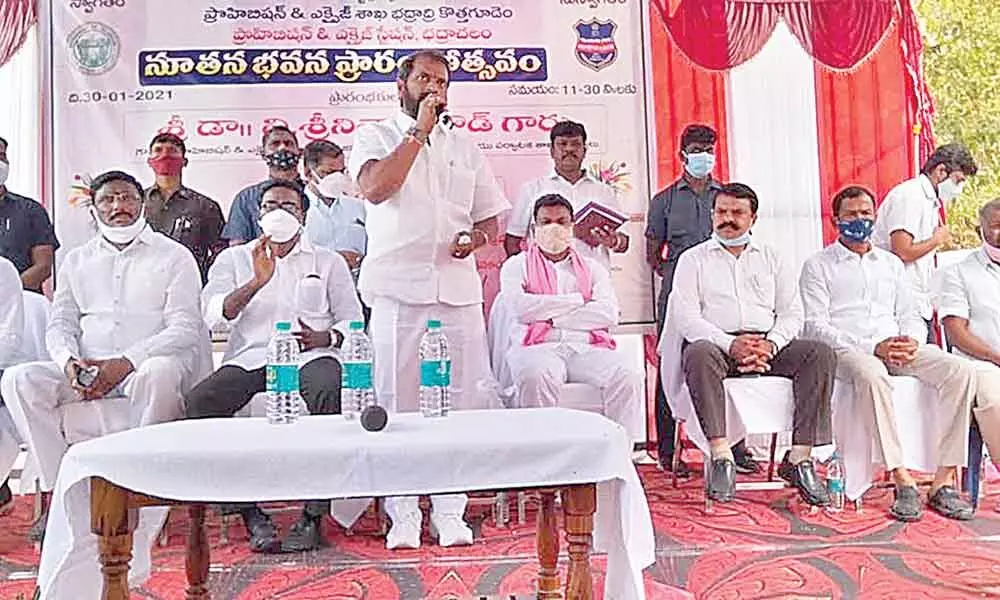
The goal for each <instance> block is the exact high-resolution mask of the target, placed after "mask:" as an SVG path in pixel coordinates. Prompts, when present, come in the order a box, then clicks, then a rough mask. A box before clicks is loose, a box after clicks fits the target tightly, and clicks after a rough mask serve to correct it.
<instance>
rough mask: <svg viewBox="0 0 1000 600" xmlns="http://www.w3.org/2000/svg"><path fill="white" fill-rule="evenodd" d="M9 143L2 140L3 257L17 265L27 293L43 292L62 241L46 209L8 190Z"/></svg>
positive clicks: (0, 229) (0, 224)
mask: <svg viewBox="0 0 1000 600" xmlns="http://www.w3.org/2000/svg"><path fill="white" fill-rule="evenodd" d="M9 172H10V163H9V161H8V159H7V140H5V139H3V138H0V256H3V257H4V258H6V259H7V260H9V261H10V262H12V263H14V266H15V267H16V268H17V272H18V273H19V274H20V276H21V285H23V286H24V289H26V290H32V291H36V292H41V291H42V284H43V283H45V280H46V279H48V278H49V277H51V276H52V263H53V261H54V257H55V253H56V249H57V248H58V247H59V242H58V241H57V240H56V233H55V231H54V230H53V229H52V222H51V221H50V220H49V215H48V213H47V212H45V208H44V207H42V205H41V204H39V203H37V202H35V201H34V200H32V199H30V198H25V197H24V196H19V195H17V194H15V193H13V192H11V191H10V190H8V189H7V187H6V185H5V184H6V183H7V175H8V174H9Z"/></svg>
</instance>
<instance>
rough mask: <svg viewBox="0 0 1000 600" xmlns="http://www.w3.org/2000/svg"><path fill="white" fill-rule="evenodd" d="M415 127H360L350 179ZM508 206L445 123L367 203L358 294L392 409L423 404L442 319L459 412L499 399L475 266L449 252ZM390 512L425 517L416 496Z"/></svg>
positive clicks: (447, 507)
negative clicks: (433, 328)
mask: <svg viewBox="0 0 1000 600" xmlns="http://www.w3.org/2000/svg"><path fill="white" fill-rule="evenodd" d="M414 123H415V121H414V120H413V119H412V118H411V117H409V116H407V115H405V114H403V113H402V112H400V113H397V114H396V116H395V117H393V118H390V119H386V120H384V121H381V122H379V123H375V124H371V125H366V126H364V127H362V128H360V129H358V132H357V134H356V135H355V138H354V147H353V148H352V150H351V155H350V157H349V160H348V165H347V168H348V171H350V174H351V177H352V178H354V179H355V180H357V178H358V176H359V174H360V173H361V169H362V167H364V166H365V165H366V164H367V163H368V162H369V161H373V160H382V159H384V158H385V157H387V156H389V154H391V153H392V152H393V151H394V150H395V149H396V147H397V146H399V144H401V143H402V142H403V139H404V137H405V135H406V131H408V130H409V128H410V127H411V126H412V125H413V124H414ZM508 208H509V205H508V204H507V201H506V199H504V197H503V192H502V190H501V188H500V186H499V185H498V184H497V181H496V178H495V177H494V176H493V171H492V170H491V169H490V166H489V163H487V162H486V158H485V157H484V156H483V154H482V152H481V151H480V150H479V147H478V146H477V145H476V143H475V142H473V141H472V140H471V139H470V138H468V137H466V136H465V135H464V134H463V133H461V132H457V131H454V130H452V129H450V128H447V127H445V126H443V125H438V126H436V127H435V128H434V130H433V131H432V132H431V135H430V138H429V143H428V144H425V145H424V147H423V148H421V149H420V153H419V154H418V155H417V158H416V159H415V160H414V162H413V165H412V167H411V168H410V172H409V174H408V175H407V177H406V181H405V182H404V183H403V186H402V187H401V188H400V190H399V191H398V192H396V194H395V195H394V196H392V197H391V198H389V199H387V200H386V201H384V202H381V203H379V204H371V203H369V204H368V206H367V212H368V217H367V219H368V220H367V221H366V222H365V228H366V230H367V232H368V254H367V256H366V257H365V261H364V263H362V265H361V277H360V279H359V281H358V288H359V290H360V291H361V297H362V298H363V299H364V301H365V304H367V305H368V306H370V307H371V308H372V316H371V323H370V327H369V332H370V333H371V338H372V345H373V346H374V350H375V357H376V358H375V373H374V376H375V382H374V383H375V393H376V395H377V396H378V398H379V402H380V403H382V404H383V406H385V407H386V408H387V409H389V410H392V411H401V412H405V411H412V410H416V409H417V408H418V406H419V402H418V389H419V380H420V363H419V360H418V357H417V350H418V348H419V346H420V338H421V336H422V335H423V332H424V328H425V326H426V323H427V320H428V319H438V320H440V321H441V323H442V331H443V333H444V335H445V337H446V338H447V339H448V345H449V349H450V350H451V362H452V380H451V381H452V390H451V399H452V407H453V408H456V409H471V408H485V407H487V406H489V405H490V404H492V403H493V402H494V400H492V399H491V398H495V397H496V395H495V393H493V392H492V391H491V390H492V386H491V385H490V382H492V381H493V375H492V373H491V371H490V365H489V355H488V351H487V344H486V323H485V320H484V316H483V308H482V304H483V287H482V283H481V282H480V280H479V273H478V272H477V271H476V259H475V256H467V257H465V258H463V259H457V258H454V257H453V256H451V253H450V252H449V246H450V245H451V242H452V240H453V239H454V238H455V235H456V234H457V233H458V232H460V231H471V230H472V228H473V226H474V225H475V224H476V223H478V222H480V221H484V220H486V219H489V218H491V217H495V216H497V215H499V214H500V213H502V212H503V211H505V210H507V209H508ZM465 501H466V499H465V496H464V495H461V494H452V495H446V496H438V497H436V498H435V499H434V510H435V512H441V513H445V514H449V513H450V514H461V513H463V512H464V511H465ZM386 510H387V511H388V512H389V516H390V517H392V518H393V519H394V520H397V517H399V516H400V515H403V514H407V513H409V514H412V513H413V512H415V511H417V510H418V508H417V499H416V498H414V497H409V498H390V499H389V501H387V502H386Z"/></svg>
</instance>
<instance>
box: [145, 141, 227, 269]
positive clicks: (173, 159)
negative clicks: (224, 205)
mask: <svg viewBox="0 0 1000 600" xmlns="http://www.w3.org/2000/svg"><path fill="white" fill-rule="evenodd" d="M186 152H187V148H186V147H185V146H184V141H183V140H182V139H181V138H179V137H177V136H176V135H174V134H172V133H161V134H159V135H157V136H156V137H154V138H153V141H152V142H151V143H150V144H149V160H148V163H149V167H150V168H151V169H153V172H154V173H155V174H156V184H155V185H153V187H151V188H149V189H147V190H146V192H145V193H146V221H147V222H148V223H149V225H150V226H151V227H152V228H153V229H154V230H155V231H158V232H160V233H162V234H164V235H167V236H170V237H171V238H173V239H174V240H176V241H178V242H180V243H181V244H183V245H184V246H187V248H188V249H189V250H191V253H192V254H194V258H195V260H196V261H197V262H198V269H199V270H200V271H201V281H202V283H205V282H206V281H208V268H209V267H210V266H212V261H214V260H215V257H216V255H217V254H218V253H219V252H222V251H223V250H224V249H225V248H226V247H227V244H226V243H225V241H224V240H222V239H221V235H222V227H223V224H224V222H223V218H222V209H220V208H219V204H218V203H217V202H216V201H215V200H212V199H211V198H209V197H207V196H205V195H203V194H199V193H198V192H196V191H194V190H192V189H191V188H188V187H184V185H183V183H182V182H181V172H182V171H183V170H184V167H186V166H187V158H186V157H185V154H186Z"/></svg>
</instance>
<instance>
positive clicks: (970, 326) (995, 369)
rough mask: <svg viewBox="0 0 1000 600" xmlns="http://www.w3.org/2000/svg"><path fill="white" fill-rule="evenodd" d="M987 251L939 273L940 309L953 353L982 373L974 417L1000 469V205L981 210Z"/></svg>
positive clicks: (995, 202) (993, 203)
mask: <svg viewBox="0 0 1000 600" xmlns="http://www.w3.org/2000/svg"><path fill="white" fill-rule="evenodd" d="M979 230H980V234H981V235H982V238H983V246H982V247H981V248H980V249H979V250H977V251H976V252H975V253H973V254H971V255H970V256H968V257H967V258H966V259H965V260H963V261H962V262H960V263H958V264H955V265H952V266H950V267H948V268H946V269H943V270H941V271H939V272H938V279H937V284H936V285H935V286H934V287H935V288H936V289H937V293H936V294H935V296H936V298H935V303H936V308H937V312H938V317H940V318H941V321H942V323H943V325H944V331H945V337H946V338H947V339H948V343H949V344H951V346H952V352H954V353H955V354H957V355H959V356H963V357H965V358H968V359H970V360H971V361H972V364H973V366H975V367H976V400H975V403H976V404H975V408H973V409H972V414H973V415H974V416H975V417H976V421H977V423H978V424H979V431H980V433H981V434H982V437H983V441H984V442H986V447H987V448H988V449H989V451H990V457H991V458H992V459H993V462H994V463H1000V366H998V365H1000V199H998V200H993V201H991V202H987V203H986V204H984V205H983V207H982V208H981V209H980V210H979Z"/></svg>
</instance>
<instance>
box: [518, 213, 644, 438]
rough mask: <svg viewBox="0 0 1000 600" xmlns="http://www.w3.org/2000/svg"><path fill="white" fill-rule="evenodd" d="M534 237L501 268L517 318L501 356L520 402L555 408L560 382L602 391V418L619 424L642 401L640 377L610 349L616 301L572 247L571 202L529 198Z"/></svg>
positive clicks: (603, 276) (601, 274)
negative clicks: (633, 406) (505, 362)
mask: <svg viewBox="0 0 1000 600" xmlns="http://www.w3.org/2000/svg"><path fill="white" fill-rule="evenodd" d="M533 217H534V222H535V234H534V239H533V240H532V241H531V242H530V243H529V245H528V251H527V252H524V253H520V254H517V255H515V256H512V257H511V258H510V259H508V260H507V262H506V263H504V265H503V269H502V270H501V272H500V278H501V284H500V285H501V290H500V291H501V293H502V294H503V295H504V297H505V298H507V299H508V301H509V302H510V304H511V308H512V310H513V312H514V314H516V315H517V321H518V325H517V326H516V327H514V328H513V332H512V336H513V337H514V339H513V340H512V342H511V348H510V350H509V351H508V354H507V361H508V363H509V365H510V369H511V374H512V376H513V378H514V382H515V383H516V385H517V389H518V398H519V400H520V405H521V406H524V407H531V406H558V405H559V395H560V394H559V389H560V387H561V386H562V384H564V383H567V382H572V383H588V384H591V385H593V386H595V387H597V388H599V389H600V390H601V395H602V399H603V401H604V415H605V416H606V417H608V418H609V419H611V420H613V421H615V422H617V423H620V424H624V423H625V416H626V415H627V414H629V409H630V407H631V406H632V404H633V403H635V402H641V401H642V383H643V374H642V373H641V372H639V371H638V370H636V369H634V368H632V367H630V366H629V365H628V364H627V361H626V359H625V355H623V354H621V353H617V352H615V351H614V349H615V342H614V339H613V338H612V337H611V334H610V333H609V332H608V329H609V328H611V327H614V326H615V325H617V324H618V301H617V299H616V298H615V292H614V288H613V287H612V285H611V277H610V275H609V274H608V271H607V270H606V269H605V268H604V267H602V266H601V265H600V264H598V263H597V261H595V260H593V259H591V258H587V257H585V256H581V255H580V254H578V253H577V251H576V250H575V249H573V248H572V245H571V244H572V239H573V207H572V206H571V205H570V203H569V201H568V200H566V199H565V198H563V197H562V196H560V195H558V194H550V195H546V196H542V197H541V198H539V199H538V200H537V201H536V202H535V206H534V211H533Z"/></svg>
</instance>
